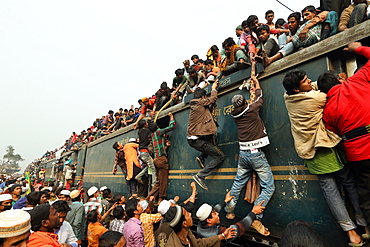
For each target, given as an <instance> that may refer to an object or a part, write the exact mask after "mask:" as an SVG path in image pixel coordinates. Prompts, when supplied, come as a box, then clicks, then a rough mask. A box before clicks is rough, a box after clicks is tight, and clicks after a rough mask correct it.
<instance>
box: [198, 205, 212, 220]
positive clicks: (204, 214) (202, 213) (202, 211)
mask: <svg viewBox="0 0 370 247" xmlns="http://www.w3.org/2000/svg"><path fill="white" fill-rule="evenodd" d="M211 212H212V206H211V205H209V204H207V203H203V205H202V206H200V208H199V209H198V211H197V214H196V215H197V217H198V219H199V220H200V221H203V220H205V219H207V218H208V216H209V215H210V214H211Z"/></svg>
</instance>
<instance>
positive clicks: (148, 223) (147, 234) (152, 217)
mask: <svg viewBox="0 0 370 247" xmlns="http://www.w3.org/2000/svg"><path fill="white" fill-rule="evenodd" d="M161 219H162V215H161V214H160V213H157V214H146V213H142V214H140V221H141V223H142V227H143V229H144V243H145V247H154V246H155V240H154V226H153V224H154V223H157V222H159V221H161Z"/></svg>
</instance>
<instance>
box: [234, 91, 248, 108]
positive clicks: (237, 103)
mask: <svg viewBox="0 0 370 247" xmlns="http://www.w3.org/2000/svg"><path fill="white" fill-rule="evenodd" d="M231 102H232V103H233V106H234V107H238V106H241V105H243V104H244V102H245V99H244V97H243V95H241V94H237V95H235V96H234V97H233V99H232V100H231Z"/></svg>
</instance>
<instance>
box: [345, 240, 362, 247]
mask: <svg viewBox="0 0 370 247" xmlns="http://www.w3.org/2000/svg"><path fill="white" fill-rule="evenodd" d="M364 244H366V242H364V241H363V240H361V243H359V244H355V243H348V245H349V246H354V247H361V246H364Z"/></svg>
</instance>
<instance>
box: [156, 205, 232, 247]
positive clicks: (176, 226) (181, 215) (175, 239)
mask: <svg viewBox="0 0 370 247" xmlns="http://www.w3.org/2000/svg"><path fill="white" fill-rule="evenodd" d="M165 221H166V222H168V224H169V225H170V226H171V228H172V229H173V232H172V233H171V234H170V236H169V237H168V240H167V242H165V241H164V239H162V240H160V242H158V246H159V247H162V246H163V247H165V246H166V247H177V246H215V247H219V246H220V245H221V241H223V240H225V241H227V240H229V239H232V238H233V237H234V236H235V235H236V232H235V231H234V230H235V229H233V228H231V227H229V228H227V229H226V230H225V231H224V232H223V233H222V234H218V235H215V236H212V237H209V238H198V239H197V238H195V236H194V235H193V233H192V232H191V231H190V227H192V226H193V219H192V217H191V213H189V212H188V211H186V209H185V208H183V207H180V206H175V207H170V209H169V210H168V211H167V213H166V216H165Z"/></svg>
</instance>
